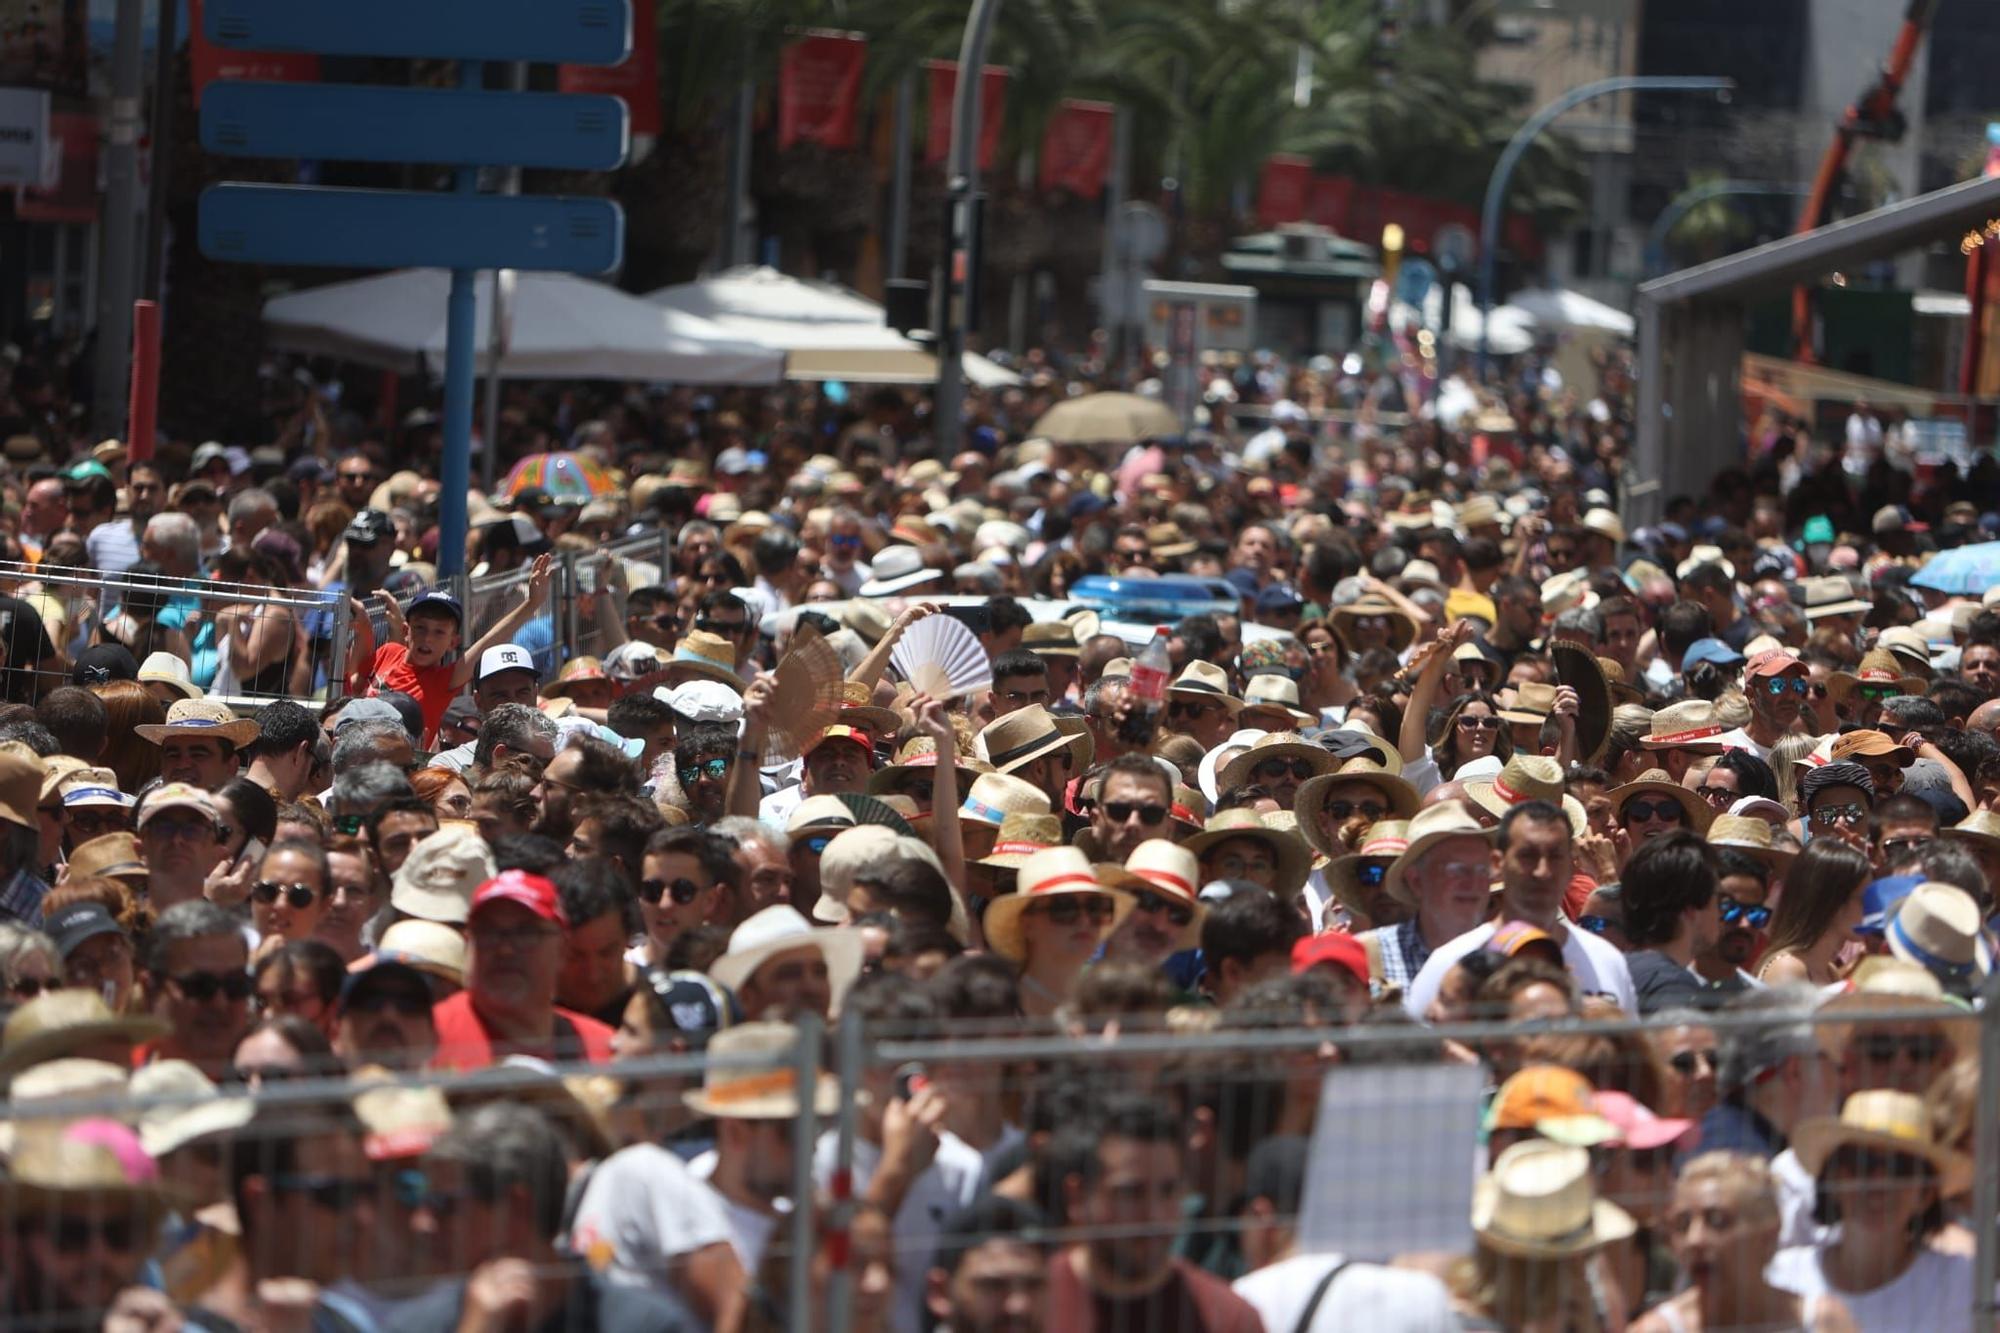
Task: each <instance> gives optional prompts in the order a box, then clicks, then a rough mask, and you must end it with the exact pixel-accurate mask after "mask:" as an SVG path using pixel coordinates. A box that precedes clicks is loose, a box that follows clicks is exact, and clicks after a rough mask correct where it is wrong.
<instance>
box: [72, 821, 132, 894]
mask: <svg viewBox="0 0 2000 1333" xmlns="http://www.w3.org/2000/svg"><path fill="white" fill-rule="evenodd" d="M148 874H149V872H148V871H147V869H146V858H145V857H144V856H142V855H141V854H140V852H139V836H138V835H137V834H136V833H105V834H100V835H99V836H97V837H95V838H92V839H91V840H90V841H89V842H86V843H82V844H79V845H78V847H77V849H76V850H75V851H73V852H71V853H70V854H69V877H70V878H71V879H73V880H76V879H91V878H97V877H100V876H101V877H105V878H110V879H123V880H132V881H136V883H135V884H134V885H133V887H136V888H138V889H140V890H142V891H143V890H144V889H145V887H146V880H147V876H148Z"/></svg>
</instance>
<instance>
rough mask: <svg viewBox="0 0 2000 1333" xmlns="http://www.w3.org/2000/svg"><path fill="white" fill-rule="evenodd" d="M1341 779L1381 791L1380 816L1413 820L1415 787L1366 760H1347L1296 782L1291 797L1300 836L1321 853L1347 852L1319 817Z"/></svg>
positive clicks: (1418, 799)
mask: <svg viewBox="0 0 2000 1333" xmlns="http://www.w3.org/2000/svg"><path fill="white" fill-rule="evenodd" d="M1343 782H1363V783H1366V784H1367V785H1369V786H1370V787H1373V788H1374V789H1375V790H1376V791H1377V792H1380V793H1381V795H1382V801H1383V804H1384V805H1386V806H1387V807H1388V811H1387V813H1386V814H1384V815H1383V816H1382V817H1383V819H1403V820H1408V819H1412V818H1414V817H1415V816H1416V813H1417V809H1418V807H1419V806H1421V805H1422V804H1423V798H1422V797H1421V796H1419V795H1417V789H1416V788H1415V787H1412V786H1411V785H1410V784H1409V783H1407V782H1405V781H1404V780H1403V779H1402V778H1400V777H1398V776H1396V775H1395V774H1394V773H1391V772H1390V771H1389V770H1387V769H1385V768H1377V767H1376V766H1375V765H1373V764H1371V763H1369V762H1368V761H1367V760H1366V759H1350V760H1348V761H1347V762H1346V763H1344V764H1342V765H1341V766H1340V767H1339V768H1338V769H1336V770H1334V771H1333V772H1331V773H1328V774H1326V775H1325V776H1323V777H1317V778H1307V779H1306V780H1305V781H1304V782H1302V783H1300V784H1299V790H1298V795H1297V796H1295V797H1294V798H1293V799H1292V811H1293V813H1295V814H1296V815H1297V816H1298V817H1299V835H1300V836H1301V837H1303V838H1304V839H1305V840H1306V843H1307V845H1308V846H1310V847H1311V848H1312V849H1313V850H1314V851H1316V852H1318V853H1319V854H1320V855H1321V856H1326V857H1333V858H1339V857H1342V856H1345V855H1347V852H1348V849H1347V848H1346V847H1345V846H1343V845H1342V844H1341V843H1340V842H1339V841H1338V840H1337V839H1336V838H1334V837H1333V836H1331V835H1330V834H1329V833H1327V832H1326V831H1325V829H1324V828H1323V826H1322V822H1321V820H1320V814H1321V812H1322V811H1324V810H1325V809H1326V804H1327V802H1328V801H1329V800H1330V799H1331V793H1332V791H1333V788H1334V787H1335V786H1337V785H1338V784H1340V783H1343Z"/></svg>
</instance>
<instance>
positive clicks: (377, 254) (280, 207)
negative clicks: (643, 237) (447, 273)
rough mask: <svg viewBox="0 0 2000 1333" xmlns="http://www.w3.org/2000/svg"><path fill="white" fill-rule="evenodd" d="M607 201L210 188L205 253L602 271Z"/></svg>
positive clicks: (610, 260)
mask: <svg viewBox="0 0 2000 1333" xmlns="http://www.w3.org/2000/svg"><path fill="white" fill-rule="evenodd" d="M624 234H625V215H624V211H623V210H622V209H620V208H619V207H618V205H617V203H616V202H614V201H612V200H610V199H565V198H554V197H549V196H541V195H511V196H510V195H480V194H411V193H405V192H402V191H398V190H337V189H322V188H318V187H315V186H310V185H211V186H210V187H209V188H208V189H207V190H205V191H203V192H202V198H201V252H202V253H203V254H205V255H208V256H209V257H210V258H212V259H222V260H235V261H237V262H239V263H246V264H316V265H323V266H327V267H332V268H462V269H483V268H515V269H529V270H535V271H540V272H549V273H606V272H609V271H610V270H612V269H614V268H616V267H617V266H618V259H619V256H620V255H621V254H622V253H623V247H624Z"/></svg>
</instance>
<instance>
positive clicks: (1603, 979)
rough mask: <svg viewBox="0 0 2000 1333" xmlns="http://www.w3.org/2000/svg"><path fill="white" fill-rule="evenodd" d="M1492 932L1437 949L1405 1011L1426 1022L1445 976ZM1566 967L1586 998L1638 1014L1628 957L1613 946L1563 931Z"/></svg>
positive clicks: (1477, 932) (1482, 930)
mask: <svg viewBox="0 0 2000 1333" xmlns="http://www.w3.org/2000/svg"><path fill="white" fill-rule="evenodd" d="M1493 929H1494V927H1493V923H1492V922H1490V921H1489V922H1487V923H1486V924H1485V925H1483V926H1474V927H1473V928H1472V929H1471V930H1468V931H1466V932H1465V933H1464V934H1463V935H1460V936H1459V937H1458V938H1457V939H1455V940H1446V941H1445V942H1444V943H1443V944H1440V945H1439V946H1438V947H1437V949H1436V950H1435V951H1434V952H1433V953H1432V954H1431V956H1430V961H1429V962H1427V963H1425V964H1424V966H1423V970H1422V971H1420V972H1418V973H1417V979H1416V980H1415V981H1412V982H1411V983H1410V988H1409V991H1408V992H1407V993H1406V994H1405V995H1404V996H1403V1008H1404V1009H1406V1010H1408V1011H1409V1015H1410V1017H1412V1018H1414V1019H1416V1020H1418V1021H1419V1022H1422V1021H1423V1017H1424V1014H1425V1012H1426V1011H1427V1010H1429V1009H1430V1007H1431V1001H1432V1000H1435V999H1436V998H1437V993H1438V986H1439V985H1440V983H1442V982H1443V981H1444V976H1445V973H1447V972H1449V971H1451V969H1452V968H1454V967H1456V966H1458V960H1459V959H1461V958H1463V957H1465V956H1466V955H1467V954H1469V953H1472V952H1474V951H1475V950H1478V949H1483V948H1485V947H1486V941H1488V940H1490V939H1492V938H1493ZM1563 966H1565V967H1567V968H1568V969H1569V973H1570V975H1571V976H1573V977H1575V978H1576V985H1577V989H1578V990H1580V991H1582V992H1583V993H1584V994H1585V995H1608V996H1610V997H1611V998H1612V999H1614V1000H1616V1001H1617V1002H1618V1007H1619V1008H1620V1009H1623V1010H1624V1011H1625V1012H1626V1013H1628V1014H1631V1015H1633V1016H1634V1017H1636V1016H1637V1015H1638V1013H1639V1000H1638V997H1637V996H1636V995H1635V994H1634V993H1633V990H1632V973H1631V971H1630V970H1629V969H1628V968H1627V967H1626V966H1625V955H1624V954H1622V953H1619V952H1618V950H1617V949H1616V948H1615V947H1613V946H1612V945H1609V944H1606V943H1605V942H1604V941H1603V940H1601V939H1599V938H1597V936H1595V935H1593V934H1591V933H1590V932H1589V931H1587V930H1579V929H1577V928H1576V927H1574V926H1572V927H1571V928H1570V929H1568V930H1566V931H1564V932H1563Z"/></svg>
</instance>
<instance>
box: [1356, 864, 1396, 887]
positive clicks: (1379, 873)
mask: <svg viewBox="0 0 2000 1333" xmlns="http://www.w3.org/2000/svg"><path fill="white" fill-rule="evenodd" d="M1387 878H1389V863H1388V862H1387V861H1376V860H1369V861H1363V862H1362V863H1361V864H1359V865H1357V866H1355V867H1354V882H1355V883H1356V884H1359V885H1360V886H1361V887H1362V888H1364V889H1374V888H1380V887H1381V884H1382V881H1383V880H1385V879H1387Z"/></svg>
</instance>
